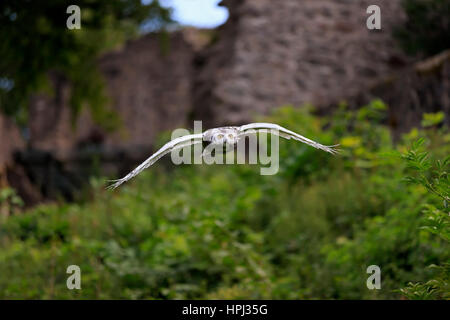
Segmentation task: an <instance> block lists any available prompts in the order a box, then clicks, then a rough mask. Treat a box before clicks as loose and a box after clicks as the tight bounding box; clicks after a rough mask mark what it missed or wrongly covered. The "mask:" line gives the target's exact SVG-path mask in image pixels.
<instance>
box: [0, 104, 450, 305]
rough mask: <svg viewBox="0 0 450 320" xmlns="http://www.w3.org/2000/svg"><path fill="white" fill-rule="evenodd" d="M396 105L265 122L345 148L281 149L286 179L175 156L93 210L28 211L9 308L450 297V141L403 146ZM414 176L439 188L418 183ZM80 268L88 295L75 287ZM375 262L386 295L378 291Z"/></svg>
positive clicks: (1, 253)
mask: <svg viewBox="0 0 450 320" xmlns="http://www.w3.org/2000/svg"><path fill="white" fill-rule="evenodd" d="M385 108H386V107H385V105H384V104H383V103H382V102H381V101H374V102H372V103H370V104H369V105H367V106H365V107H363V108H362V109H360V110H358V111H357V112H352V111H349V110H347V109H346V107H345V106H344V105H343V106H342V107H341V109H340V110H339V111H338V112H336V114H334V115H333V116H332V117H330V118H329V119H326V118H318V117H316V116H313V115H312V114H311V113H310V108H301V109H294V108H292V107H283V108H280V109H279V110H277V111H276V112H274V114H273V115H272V116H271V117H270V118H269V119H264V120H269V121H274V122H278V123H280V124H281V125H284V126H287V127H289V128H290V129H292V130H294V131H297V132H300V133H301V134H303V135H305V136H308V137H311V138H313V139H314V140H318V141H320V142H322V143H328V144H333V143H336V142H340V143H341V149H342V152H341V155H339V156H330V155H328V154H326V153H323V152H320V151H318V150H315V149H313V148H310V147H308V146H306V145H303V144H300V143H295V142H292V141H287V140H280V172H279V173H278V174H277V175H274V176H261V175H260V174H259V166H256V165H231V166H230V165H212V166H208V165H203V166H198V165H195V166H194V165H182V166H177V167H176V168H173V165H167V166H165V165H164V159H162V160H161V161H162V162H160V163H158V165H156V166H154V167H152V169H151V170H146V171H145V172H143V173H142V174H141V175H139V177H137V178H136V179H134V180H133V181H131V182H130V183H127V184H125V185H124V186H123V187H121V188H120V189H118V190H117V192H108V191H106V190H105V189H104V185H103V180H97V179H93V180H92V188H93V192H94V193H93V195H92V200H91V201H88V202H86V203H80V204H59V205H58V204H49V205H42V206H39V207H37V208H34V209H32V210H29V211H27V212H24V213H20V214H14V215H12V216H10V217H8V219H7V220H6V222H5V223H3V224H2V225H1V227H0V261H4V263H1V264H0V274H1V275H2V277H0V298H12V299H17V298H45V299H51V298H59V299H75V298H84V299H87V298H99V299H101V298H116V299H182V298H193V299H197V298H206V299H266V298H273V299H316V298H325V299H396V298H401V297H403V296H406V297H407V298H444V299H446V298H448V291H449V290H448V287H447V288H446V287H445V286H444V284H445V283H448V282H445V281H446V280H445V279H448V277H447V278H446V275H445V274H446V273H447V274H448V265H447V264H445V263H446V262H448V261H449V255H450V250H449V249H450V248H449V244H448V241H446V236H443V237H437V236H435V235H434V233H436V234H439V235H445V234H446V233H445V232H448V228H447V226H448V225H447V224H446V223H445V222H444V220H443V218H444V217H443V216H442V214H441V213H442V212H445V210H444V206H443V201H444V199H443V198H442V197H440V195H441V194H443V195H445V192H448V188H447V189H446V190H445V188H446V184H445V183H448V181H447V182H445V181H444V180H445V179H444V176H445V177H447V176H446V175H444V173H445V171H446V169H445V166H446V165H447V164H448V160H447V161H442V162H436V164H432V165H429V164H428V161H429V160H428V159H432V158H436V159H445V157H446V156H447V155H448V153H449V151H450V144H449V143H448V142H449V140H450V137H449V134H448V132H447V131H446V128H437V127H435V126H433V127H431V128H429V129H427V130H426V131H418V130H416V129H415V130H412V131H411V132H410V133H409V134H407V135H405V137H404V139H403V141H402V142H401V143H399V144H398V145H397V146H394V145H393V144H392V143H391V137H390V134H389V130H388V129H387V128H386V127H384V126H383V125H381V124H380V121H381V120H383V118H384V113H383V112H384V110H385ZM420 138H424V140H421V141H423V142H422V144H421V145H420V143H416V144H414V147H413V148H412V149H411V150H409V151H408V149H409V146H410V145H411V143H412V142H413V141H416V140H418V139H420ZM421 148H422V149H426V151H427V154H426V155H424V154H423V152H424V150H422V149H421ZM401 154H405V158H404V159H402V158H401V156H400V155H401ZM166 161H170V160H167V159H166ZM417 168H419V171H417ZM411 170H416V172H417V174H416V175H412V179H418V180H417V181H423V180H422V179H425V181H426V183H425V184H416V183H405V181H404V180H405V179H404V177H405V176H411ZM412 179H411V178H410V179H409V180H408V181H410V182H411V181H416V180H412ZM429 190H430V191H431V190H433V191H431V192H428V191H429ZM424 209H425V210H426V211H425V213H424V211H423V210H424ZM430 217H431V218H432V219H430ZM424 227H425V228H424ZM444 229H445V230H447V231H444ZM429 231H431V233H430V232H429ZM447 236H448V233H447ZM71 264H76V265H79V266H80V268H81V277H82V281H81V286H82V290H81V291H77V290H73V291H71V290H68V289H67V288H66V279H67V274H66V273H65V271H66V268H67V266H68V265H71ZM372 264H376V265H378V266H380V268H381V272H382V275H381V276H382V288H381V290H369V289H368V288H367V286H366V280H367V277H368V276H369V275H368V274H367V273H366V268H367V267H368V266H369V265H372ZM430 265H437V266H440V267H438V268H434V267H431V268H430V267H429V266H430ZM430 279H433V280H430ZM442 279H444V280H445V281H444V280H442ZM409 282H414V283H419V284H416V285H412V286H408V287H406V288H404V287H405V286H407V284H408V283H409ZM400 288H404V289H402V290H401V291H400V290H399V289H400ZM416 292H417V294H416Z"/></svg>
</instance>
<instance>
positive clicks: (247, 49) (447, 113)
mask: <svg viewBox="0 0 450 320" xmlns="http://www.w3.org/2000/svg"><path fill="white" fill-rule="evenodd" d="M373 2H374V1H366V0H354V1H336V0H314V1H313V0H284V1H270V0H222V1H219V0H164V1H163V0H160V1H156V0H145V1H144V0H142V1H141V0H123V1H109V0H84V1H64V0H48V1H45V2H37V1H27V0H15V1H12V0H3V1H2V2H1V3H0V37H1V39H2V40H1V42H0V298H3V299H8V298H9V299H107V298H114V299H184V298H190V299H197V298H202V299H428V298H430V299H448V298H449V297H450V289H449V276H450V266H449V261H450V250H449V249H450V246H449V242H448V241H449V240H450V231H449V228H450V221H449V209H448V202H449V201H450V198H449V197H450V195H449V189H450V187H449V179H448V175H447V171H448V165H449V162H450V161H449V157H448V156H449V150H450V143H449V142H450V134H449V132H448V126H449V123H450V51H449V49H450V37H449V34H450V1H449V0H427V1H426V0H378V1H377V3H373ZM73 4H75V5H78V6H79V7H80V10H81V28H80V29H73V30H70V29H68V28H67V26H66V22H67V19H68V18H69V16H70V13H66V10H67V7H68V6H69V5H73ZM372 4H377V5H378V6H379V7H380V9H381V27H382V28H381V30H368V28H367V27H366V20H367V19H368V17H369V16H370V14H368V13H366V9H367V8H368V7H369V6H370V5H372ZM194 120H202V121H203V128H204V129H207V128H210V127H216V126H221V125H242V124H245V123H248V122H254V121H267V122H274V123H278V124H280V125H283V126H285V127H287V128H289V129H291V130H294V131H296V132H299V133H300V134H302V135H305V136H307V137H309V138H311V139H313V140H315V141H319V142H320V143H323V144H336V143H339V144H340V145H341V149H342V152H341V155H339V156H337V157H332V156H329V155H328V154H323V153H321V152H320V151H318V150H315V149H313V148H310V147H308V146H305V145H302V144H296V143H292V142H288V141H280V172H279V173H278V174H277V175H275V176H260V175H259V166H255V165H239V166H237V165H235V166H220V165H216V166H208V165H202V166H198V165H196V166H194V165H183V166H174V165H173V164H172V163H171V162H170V158H169V157H166V158H164V159H162V160H161V161H160V162H158V163H157V164H156V165H155V166H153V167H152V168H151V169H149V170H147V171H146V172H144V173H143V174H142V175H140V176H139V177H137V178H136V179H134V180H133V181H131V182H130V183H128V184H126V185H124V186H123V187H121V188H120V189H118V190H116V191H115V192H108V191H106V190H105V183H106V179H111V178H117V177H119V176H121V175H123V174H125V173H127V172H128V171H129V170H130V169H132V168H133V167H134V166H136V165H137V164H138V163H140V162H141V161H142V160H144V159H145V158H147V157H148V156H149V155H150V154H151V153H152V152H154V151H155V150H157V148H159V147H161V146H162V145H163V144H164V143H165V142H167V140H168V139H169V138H170V132H171V131H172V130H174V129H176V128H180V127H184V128H191V127H192V125H193V121H194ZM73 264H75V265H78V266H80V268H81V272H82V279H81V286H82V290H68V289H67V287H66V279H67V277H68V275H67V274H66V268H67V267H68V266H69V265H73ZM370 265H378V266H379V267H380V268H381V274H382V289H380V290H369V289H368V288H367V286H366V280H367V278H368V277H369V274H367V273H366V269H367V267H368V266H370Z"/></svg>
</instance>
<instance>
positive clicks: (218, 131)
mask: <svg viewBox="0 0 450 320" xmlns="http://www.w3.org/2000/svg"><path fill="white" fill-rule="evenodd" d="M256 132H265V133H272V134H276V135H278V136H280V137H282V138H285V139H294V140H297V141H300V142H303V143H305V144H307V145H310V146H312V147H314V148H316V149H320V150H323V151H326V152H329V153H331V154H336V153H337V151H338V150H337V149H336V148H335V147H337V146H338V145H333V146H324V145H322V144H320V143H318V142H315V141H313V140H310V139H308V138H306V137H304V136H302V135H300V134H298V133H295V132H293V131H291V130H288V129H286V128H284V127H282V126H279V125H277V124H273V123H250V124H246V125H243V126H240V127H220V128H213V129H209V130H206V131H204V132H203V133H197V134H189V135H185V136H182V137H179V138H176V139H173V140H172V141H170V142H168V143H166V144H165V145H164V146H163V147H162V148H161V149H159V150H158V151H157V152H155V153H154V154H152V155H151V156H150V157H149V158H148V159H147V160H145V161H144V162H143V163H141V164H140V165H139V166H138V167H136V169H134V170H133V171H131V172H130V173H128V174H127V175H126V176H125V177H123V178H121V179H118V180H111V181H110V182H112V184H111V185H110V186H108V189H115V188H117V187H118V186H120V185H121V184H122V183H124V182H126V181H128V180H130V179H132V178H134V177H135V176H137V175H138V174H139V173H141V172H142V171H143V170H145V169H147V168H148V167H150V166H151V165H153V164H154V163H155V162H156V161H158V160H159V159H160V158H162V157H163V156H165V155H166V154H168V153H170V152H172V151H174V150H178V149H182V148H185V147H188V146H191V145H195V144H198V143H203V141H206V142H209V143H210V144H213V145H224V146H234V145H236V144H237V142H238V141H239V140H240V139H241V138H242V137H245V136H246V135H249V134H254V133H256Z"/></svg>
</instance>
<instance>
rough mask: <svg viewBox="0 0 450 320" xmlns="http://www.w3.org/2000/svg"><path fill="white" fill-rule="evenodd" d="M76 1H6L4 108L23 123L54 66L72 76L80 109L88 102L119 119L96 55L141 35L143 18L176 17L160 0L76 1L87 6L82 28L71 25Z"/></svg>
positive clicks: (96, 113) (1, 16)
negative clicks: (144, 0)
mask: <svg viewBox="0 0 450 320" xmlns="http://www.w3.org/2000/svg"><path fill="white" fill-rule="evenodd" d="M71 4H73V3H72V2H71V1H65V0H52V1H44V2H43V1H24V0H3V1H1V2H0V24H1V26H2V27H1V29H0V38H1V39H2V41H1V43H0V110H1V111H3V112H4V113H6V114H7V115H11V116H14V117H15V118H16V119H17V120H18V121H19V122H20V123H21V124H25V123H26V120H27V108H28V103H29V99H30V96H31V94H33V93H36V92H38V91H42V90H47V89H48V88H49V87H50V86H49V83H48V73H49V72H50V71H52V72H53V73H54V74H56V75H58V76H59V77H64V79H66V80H68V81H70V83H71V99H70V104H71V107H72V110H73V113H74V115H77V114H78V113H79V112H80V110H81V109H82V107H84V106H85V105H86V106H89V108H90V110H91V112H92V114H93V118H94V120H96V121H97V122H99V123H100V124H102V125H103V124H108V125H109V126H111V125H114V124H116V123H117V119H115V118H114V117H115V116H114V114H112V112H111V111H110V110H108V109H107V108H106V102H107V100H106V97H105V95H104V92H103V87H104V86H103V81H102V78H101V76H100V74H99V71H98V68H97V66H96V63H95V61H96V58H97V57H98V56H99V55H100V54H101V53H102V52H104V51H106V50H109V49H111V48H113V47H115V46H117V45H119V44H121V43H123V42H124V41H125V40H126V39H129V38H130V37H133V36H135V35H137V32H138V28H139V26H140V25H141V24H143V23H145V24H146V25H148V24H152V25H153V26H154V28H153V29H157V28H158V27H161V26H164V25H165V24H166V23H167V22H169V21H170V16H169V13H170V12H169V10H167V9H164V8H162V7H161V6H160V5H159V2H158V1H151V2H150V4H148V5H143V4H142V2H141V0H126V1H109V0H95V1H93V0H84V1H77V3H76V4H77V5H78V6H79V7H80V9H81V29H79V30H69V29H67V27H66V20H67V18H68V17H69V14H67V13H66V9H67V7H68V6H69V5H71ZM111 120H113V121H112V122H111ZM107 129H110V128H109V127H107Z"/></svg>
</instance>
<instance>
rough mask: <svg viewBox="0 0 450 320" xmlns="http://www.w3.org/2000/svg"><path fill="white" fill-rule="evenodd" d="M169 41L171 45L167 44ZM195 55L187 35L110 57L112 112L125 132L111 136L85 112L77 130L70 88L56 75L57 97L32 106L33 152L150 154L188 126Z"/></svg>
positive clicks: (152, 38)
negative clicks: (160, 137) (99, 149)
mask: <svg viewBox="0 0 450 320" xmlns="http://www.w3.org/2000/svg"><path fill="white" fill-rule="evenodd" d="M164 41H167V42H164ZM192 60H193V50H192V48H191V47H190V45H189V44H188V43H187V42H186V41H185V40H184V38H183V36H182V34H181V33H179V32H178V33H174V34H172V35H171V37H169V38H167V39H164V38H160V37H159V36H157V35H152V34H149V35H146V36H144V37H142V38H139V39H137V40H134V41H130V42H128V43H127V44H126V45H125V46H124V47H123V48H122V49H120V50H117V51H114V52H110V53H108V54H106V55H104V56H103V57H102V58H101V59H100V61H99V66H100V70H101V72H102V73H103V75H104V77H105V79H106V92H107V95H108V97H109V98H110V101H111V105H110V106H109V107H111V108H112V109H113V110H115V111H116V112H117V114H118V115H119V116H120V119H121V120H122V124H123V126H122V127H121V128H119V129H118V130H117V131H116V132H114V133H111V134H110V133H106V132H104V131H103V130H102V129H101V128H100V127H99V126H97V125H95V124H94V123H93V121H92V120H91V119H90V117H89V113H88V112H87V111H85V112H84V113H82V114H81V116H80V118H79V119H78V121H77V122H76V125H75V126H73V125H72V121H71V119H72V118H71V111H70V107H69V97H70V84H69V83H67V82H66V81H65V80H64V78H63V77H59V76H58V75H55V74H51V80H52V83H53V88H54V94H52V95H46V94H39V95H36V96H35V97H34V98H33V99H32V102H31V104H30V123H29V128H30V140H29V145H30V147H31V148H33V149H38V150H43V151H48V152H52V153H54V154H55V155H56V156H57V158H59V159H67V158H69V157H72V155H73V152H74V151H76V150H77V149H79V148H80V147H82V146H85V145H90V144H92V145H102V146H103V147H105V148H108V147H110V148H115V149H123V150H132V149H137V148H143V149H145V151H146V152H147V153H148V152H149V151H150V148H151V146H152V144H153V142H154V140H155V137H156V135H157V134H158V133H160V132H161V131H164V130H172V129H175V128H178V127H181V126H185V125H186V119H187V114H188V112H189V110H191V73H192Z"/></svg>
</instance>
